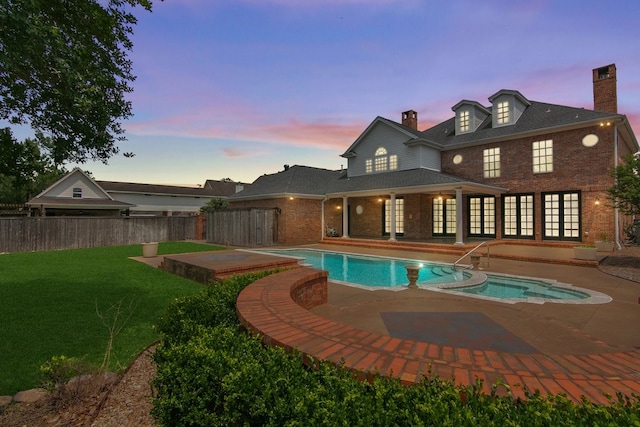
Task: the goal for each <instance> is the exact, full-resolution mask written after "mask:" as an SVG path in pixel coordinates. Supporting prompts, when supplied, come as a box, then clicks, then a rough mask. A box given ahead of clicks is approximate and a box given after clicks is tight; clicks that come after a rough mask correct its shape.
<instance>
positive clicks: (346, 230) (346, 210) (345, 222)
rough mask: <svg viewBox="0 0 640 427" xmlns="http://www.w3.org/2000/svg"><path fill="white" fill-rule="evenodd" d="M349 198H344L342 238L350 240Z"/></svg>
mask: <svg viewBox="0 0 640 427" xmlns="http://www.w3.org/2000/svg"><path fill="white" fill-rule="evenodd" d="M348 199H349V198H348V197H347V196H342V238H344V239H348V238H349V202H348Z"/></svg>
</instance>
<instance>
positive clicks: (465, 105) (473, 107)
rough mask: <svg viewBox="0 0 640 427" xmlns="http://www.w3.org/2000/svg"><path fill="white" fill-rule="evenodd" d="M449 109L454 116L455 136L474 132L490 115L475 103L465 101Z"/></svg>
mask: <svg viewBox="0 0 640 427" xmlns="http://www.w3.org/2000/svg"><path fill="white" fill-rule="evenodd" d="M451 109H452V110H453V112H454V113H455V114H456V134H462V133H469V132H475V131H476V130H477V129H478V127H479V126H480V125H481V124H482V122H483V121H484V120H485V119H486V118H487V117H488V116H489V115H490V114H491V112H490V111H489V110H487V109H486V108H484V107H483V106H482V105H480V104H479V103H477V102H476V101H469V100H467V99H463V100H462V101H460V102H458V103H457V104H456V105H454V106H453V107H451Z"/></svg>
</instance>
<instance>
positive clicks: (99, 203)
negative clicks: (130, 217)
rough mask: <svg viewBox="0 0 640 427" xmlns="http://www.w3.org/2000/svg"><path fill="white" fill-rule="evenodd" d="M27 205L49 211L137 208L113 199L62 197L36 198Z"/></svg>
mask: <svg viewBox="0 0 640 427" xmlns="http://www.w3.org/2000/svg"><path fill="white" fill-rule="evenodd" d="M27 205H29V206H31V207H34V208H35V207H39V206H44V207H45V208H48V209H127V208H130V207H132V206H135V205H133V204H131V203H126V202H120V201H118V200H113V199H73V198H60V197H34V198H33V199H31V200H29V202H28V203H27Z"/></svg>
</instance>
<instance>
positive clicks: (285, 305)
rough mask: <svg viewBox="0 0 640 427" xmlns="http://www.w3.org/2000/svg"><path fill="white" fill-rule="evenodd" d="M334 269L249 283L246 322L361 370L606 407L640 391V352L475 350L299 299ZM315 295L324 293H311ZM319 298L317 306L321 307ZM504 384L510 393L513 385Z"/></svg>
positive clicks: (276, 341) (276, 339) (305, 351)
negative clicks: (355, 322) (327, 312)
mask: <svg viewBox="0 0 640 427" xmlns="http://www.w3.org/2000/svg"><path fill="white" fill-rule="evenodd" d="M323 281H325V283H326V273H325V272H322V271H319V270H314V269H309V268H299V269H295V270H289V271H286V272H283V273H280V274H277V275H272V276H269V277H266V278H264V279H261V280H259V281H257V282H255V283H253V284H252V285H250V286H248V287H247V288H246V289H245V290H244V291H243V292H242V293H241V294H240V296H239V298H238V303H237V310H238V315H239V317H240V319H241V322H242V323H243V324H244V325H245V326H246V327H247V328H248V329H249V330H250V331H252V332H253V333H255V334H258V335H260V336H262V339H263V341H264V342H265V343H266V344H268V345H277V346H281V347H284V348H285V349H287V350H293V349H295V350H296V351H299V352H300V353H302V355H304V356H310V357H311V358H314V359H324V360H328V361H331V362H333V363H336V364H342V365H343V366H344V367H345V368H348V369H351V370H353V371H354V372H356V373H357V374H358V375H359V377H360V378H361V379H367V378H371V377H372V376H373V375H386V376H392V377H397V378H399V379H400V380H401V381H402V382H403V383H404V384H414V383H416V382H419V381H421V380H422V378H423V377H425V376H428V377H430V376H434V375H437V376H438V377H440V378H443V379H455V382H456V383H457V384H461V385H472V384H474V383H475V382H476V381H477V380H478V379H480V380H482V382H483V387H484V391H485V392H487V393H489V392H490V391H491V389H490V387H491V385H492V384H495V383H496V382H497V381H501V382H502V383H504V384H508V385H509V387H510V389H511V393H512V394H513V396H514V397H524V389H525V387H526V388H528V389H529V390H531V391H534V390H540V392H541V393H554V394H555V393H564V394H566V395H567V396H568V397H569V398H571V399H573V400H575V401H579V400H580V399H581V396H583V395H584V396H586V397H587V398H588V399H589V400H591V401H592V402H594V403H601V404H606V403H607V402H608V400H607V398H606V397H605V396H604V394H605V393H608V394H610V395H613V396H615V394H616V393H617V392H622V393H623V394H627V395H631V394H640V351H638V350H634V351H626V352H614V353H605V354H591V355H590V354H587V355H546V354H540V353H534V354H518V353H505V352H497V351H487V350H474V349H470V348H459V347H454V346H444V345H437V344H432V343H428V342H421V341H416V340H409V339H398V338H393V337H391V336H385V335H382V334H379V333H375V332H370V331H365V330H362V329H358V328H354V327H351V326H349V325H345V324H342V323H339V322H335V321H332V320H330V319H326V318H323V317H321V316H318V315H316V314H314V313H312V312H311V311H309V310H308V309H307V308H308V306H309V302H308V301H306V302H305V301H302V303H303V304H306V305H307V308H304V307H303V306H301V305H300V304H299V303H298V302H296V301H295V300H294V299H293V298H292V290H294V291H295V290H296V289H299V288H301V287H304V286H305V284H306V283H312V284H313V286H315V287H316V288H317V287H318V286H320V285H319V284H321V283H322V282H323ZM310 293H311V294H313V295H319V294H321V293H322V292H321V291H318V290H317V289H316V290H315V291H310ZM320 303H322V301H321V300H316V301H315V302H314V303H313V304H320ZM313 304H311V305H313ZM500 389H502V393H503V394H504V392H505V388H504V387H499V388H498V391H500Z"/></svg>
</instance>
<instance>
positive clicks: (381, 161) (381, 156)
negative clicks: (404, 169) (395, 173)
mask: <svg viewBox="0 0 640 427" xmlns="http://www.w3.org/2000/svg"><path fill="white" fill-rule="evenodd" d="M370 165H371V159H367V161H366V171H367V173H369V172H373V171H372V170H371V166H370ZM373 169H374V170H375V171H376V172H384V171H386V170H395V169H398V156H397V155H396V154H391V155H387V149H386V148H384V147H379V148H378V149H377V150H376V152H375V157H374V159H373Z"/></svg>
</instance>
